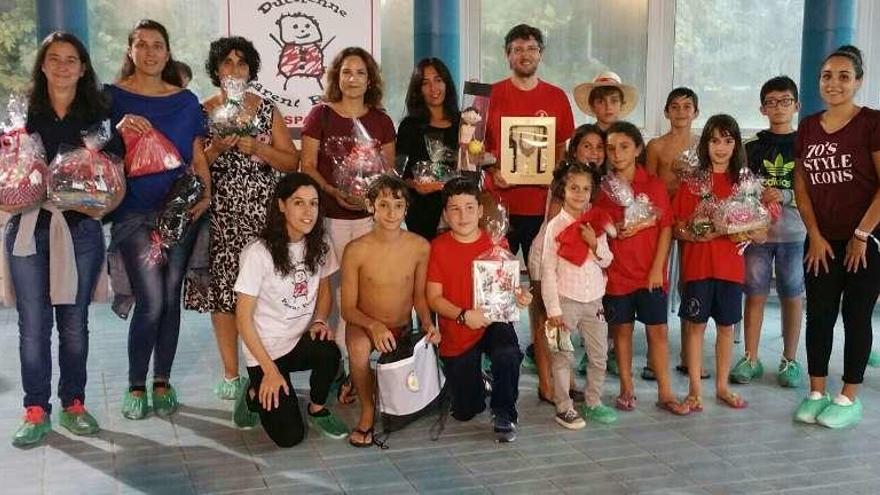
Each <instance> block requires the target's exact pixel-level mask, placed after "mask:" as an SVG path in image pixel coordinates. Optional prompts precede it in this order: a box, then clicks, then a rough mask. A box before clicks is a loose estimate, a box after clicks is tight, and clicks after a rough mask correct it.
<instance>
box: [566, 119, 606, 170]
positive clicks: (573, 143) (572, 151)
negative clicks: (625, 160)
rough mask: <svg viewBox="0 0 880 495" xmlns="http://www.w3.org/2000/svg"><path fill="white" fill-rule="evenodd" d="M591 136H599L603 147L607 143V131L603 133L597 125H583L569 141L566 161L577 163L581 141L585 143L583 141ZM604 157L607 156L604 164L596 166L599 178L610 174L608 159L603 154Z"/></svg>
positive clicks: (603, 161)
mask: <svg viewBox="0 0 880 495" xmlns="http://www.w3.org/2000/svg"><path fill="white" fill-rule="evenodd" d="M590 134H595V135H597V136H599V137H600V138H601V139H602V144H603V145H604V144H605V142H606V141H607V137H608V136H607V135H606V134H605V131H603V130H602V128H601V127H599V126H598V125H596V124H582V125H580V126H578V128H577V129H575V130H574V134H573V135H572V136H571V139H570V140H569V141H568V149H567V150H566V151H565V159H566V160H568V161H577V158H575V156H576V155H577V149H578V146H580V145H581V141H583V139H584V138H585V137H587V136H589V135H590ZM602 156H605V159H604V160H602V163H597V164H596V165H597V167H596V173H597V174H598V177H599V178H601V177H604V176H605V174H606V173H608V165H607V163H608V157H607V156H606V155H605V153H603V154H602ZM586 165H589V164H586Z"/></svg>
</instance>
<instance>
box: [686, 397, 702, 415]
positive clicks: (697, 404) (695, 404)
mask: <svg viewBox="0 0 880 495" xmlns="http://www.w3.org/2000/svg"><path fill="white" fill-rule="evenodd" d="M683 404H684V405H686V406H688V409H690V412H703V398H702V397H700V396H697V395H688V396H687V397H685V398H684V402H683Z"/></svg>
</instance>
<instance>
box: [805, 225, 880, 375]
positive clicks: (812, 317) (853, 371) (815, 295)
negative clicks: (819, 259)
mask: <svg viewBox="0 0 880 495" xmlns="http://www.w3.org/2000/svg"><path fill="white" fill-rule="evenodd" d="M828 242H829V244H831V249H832V250H833V251H834V259H833V260H832V259H829V260H828V268H829V273H825V272H824V271H823V270H822V269H820V274H819V276H815V275H813V274H812V273H809V272H806V270H805V272H806V273H805V274H804V276H805V283H806V288H807V332H806V333H807V365H808V369H809V373H810V376H816V377H823V376H828V359H829V358H830V357H831V347H832V344H833V343H834V325H835V324H836V323H837V315H838V313H839V314H841V315H842V316H843V332H844V337H845V338H844V344H843V382H844V383H851V384H859V383H862V380H863V378H864V374H865V366H867V364H868V355H869V354H870V353H871V343H872V340H873V333H872V332H873V330H872V328H871V316H872V313H873V312H874V304H875V303H876V302H877V296H878V294H880V253H878V248H877V245H876V244H874V243H873V241H871V240H869V241H868V247H867V251H866V252H867V255H866V257H867V260H868V268H867V269H865V268H860V269H859V271H858V272H856V273H848V272H847V271H846V267H845V266H844V258H845V257H846V242H847V241H828ZM808 249H809V240H808V241H807V245H806V246H805V248H804V252H807V250H808Z"/></svg>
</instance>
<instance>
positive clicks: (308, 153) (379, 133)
mask: <svg viewBox="0 0 880 495" xmlns="http://www.w3.org/2000/svg"><path fill="white" fill-rule="evenodd" d="M326 79H327V80H326V84H325V85H324V88H325V89H324V97H323V101H324V103H323V104H321V105H317V106H315V108H313V109H312V111H311V112H309V114H308V116H306V119H305V122H304V123H303V129H302V155H301V156H302V163H301V165H302V171H303V172H305V173H306V174H308V175H310V176H311V177H312V178H313V179H315V181H317V182H318V184H319V185H320V186H321V203H322V204H324V205H327V210H326V214H327V227H328V228H327V230H328V232H329V234H330V240H331V242H332V244H333V249H334V251H335V252H336V257H337V259H342V252H343V251H344V250H345V246H346V245H347V244H348V243H349V242H350V241H352V240H354V239H357V238H358V237H360V236H362V235H364V234H366V233H367V232H369V231H370V229H371V228H372V219H371V218H370V215H369V213H367V212H366V211H364V209H363V208H362V207H360V206H357V205H354V204H352V203H351V201H350V197H349V196H348V195H347V194H346V192H344V191H341V190H340V189H339V188H338V187H337V183H336V179H335V177H334V168H335V166H334V165H333V161H332V160H331V159H330V156H329V155H328V154H327V149H326V148H327V143H328V138H331V137H337V136H338V137H350V136H351V135H352V129H353V126H354V119H355V118H357V119H358V120H359V121H360V122H361V124H363V126H364V128H365V129H366V131H367V132H368V133H369V134H370V137H372V138H373V140H374V141H376V142H377V146H378V147H379V152H380V154H381V156H382V160H383V162H384V167H385V169H386V170H390V169H391V166H392V164H393V163H394V139H395V134H394V122H392V121H391V118H389V117H388V115H387V114H386V113H385V112H384V111H382V77H381V75H380V74H379V66H378V65H377V64H376V61H375V60H374V59H373V57H372V56H371V55H370V54H369V52H367V51H366V50H364V49H363V48H359V47H348V48H345V49H344V50H342V51H341V52H339V54H338V55H337V56H336V58H334V59H333V63H332V64H331V65H330V67H329V68H328V70H327V77H326ZM330 284H331V287H332V288H333V291H334V293H335V294H336V296H335V297H336V301H339V274H338V273H337V274H336V275H333V276H332V277H331V279H330ZM337 307H338V306H337ZM335 338H336V344H337V345H338V346H339V349H340V350H341V351H342V355H343V356H347V355H348V353H347V352H346V348H345V322H344V321H342V318H338V325H337V328H336V337H335ZM350 391H351V387H350V385H349V382H348V381H347V380H346V381H345V382H344V383H343V385H342V386H341V388H340V392H339V398H340V401H341V402H344V403H350V402H352V401H353V400H354V399H353V398H351V397H350V394H349V392H350Z"/></svg>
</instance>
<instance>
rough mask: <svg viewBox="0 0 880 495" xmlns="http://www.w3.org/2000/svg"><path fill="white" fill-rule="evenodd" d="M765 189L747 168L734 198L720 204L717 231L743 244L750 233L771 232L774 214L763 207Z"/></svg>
mask: <svg viewBox="0 0 880 495" xmlns="http://www.w3.org/2000/svg"><path fill="white" fill-rule="evenodd" d="M763 189H764V188H763V186H762V185H761V181H760V179H759V178H758V177H756V176H755V175H754V174H753V173H752V172H751V171H750V170H749V169H748V167H743V168H742V169H741V170H740V172H739V181H738V182H737V184H736V186H734V189H733V194H731V195H730V197H729V198H727V199H725V200H723V201H721V202H719V203H718V207H717V208H715V211H714V212H713V215H712V221H713V223H714V225H715V230H716V231H718V232H720V233H722V234H726V235H729V236H731V239H733V240H734V241H738V242H740V241H745V240H747V239H748V235H747V234H748V233H751V232H755V231H759V230H763V229H766V228H768V227H769V226H770V212H769V211H768V210H767V208H766V207H765V206H764V205H763V204H762V203H761V193H762V192H763Z"/></svg>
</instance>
